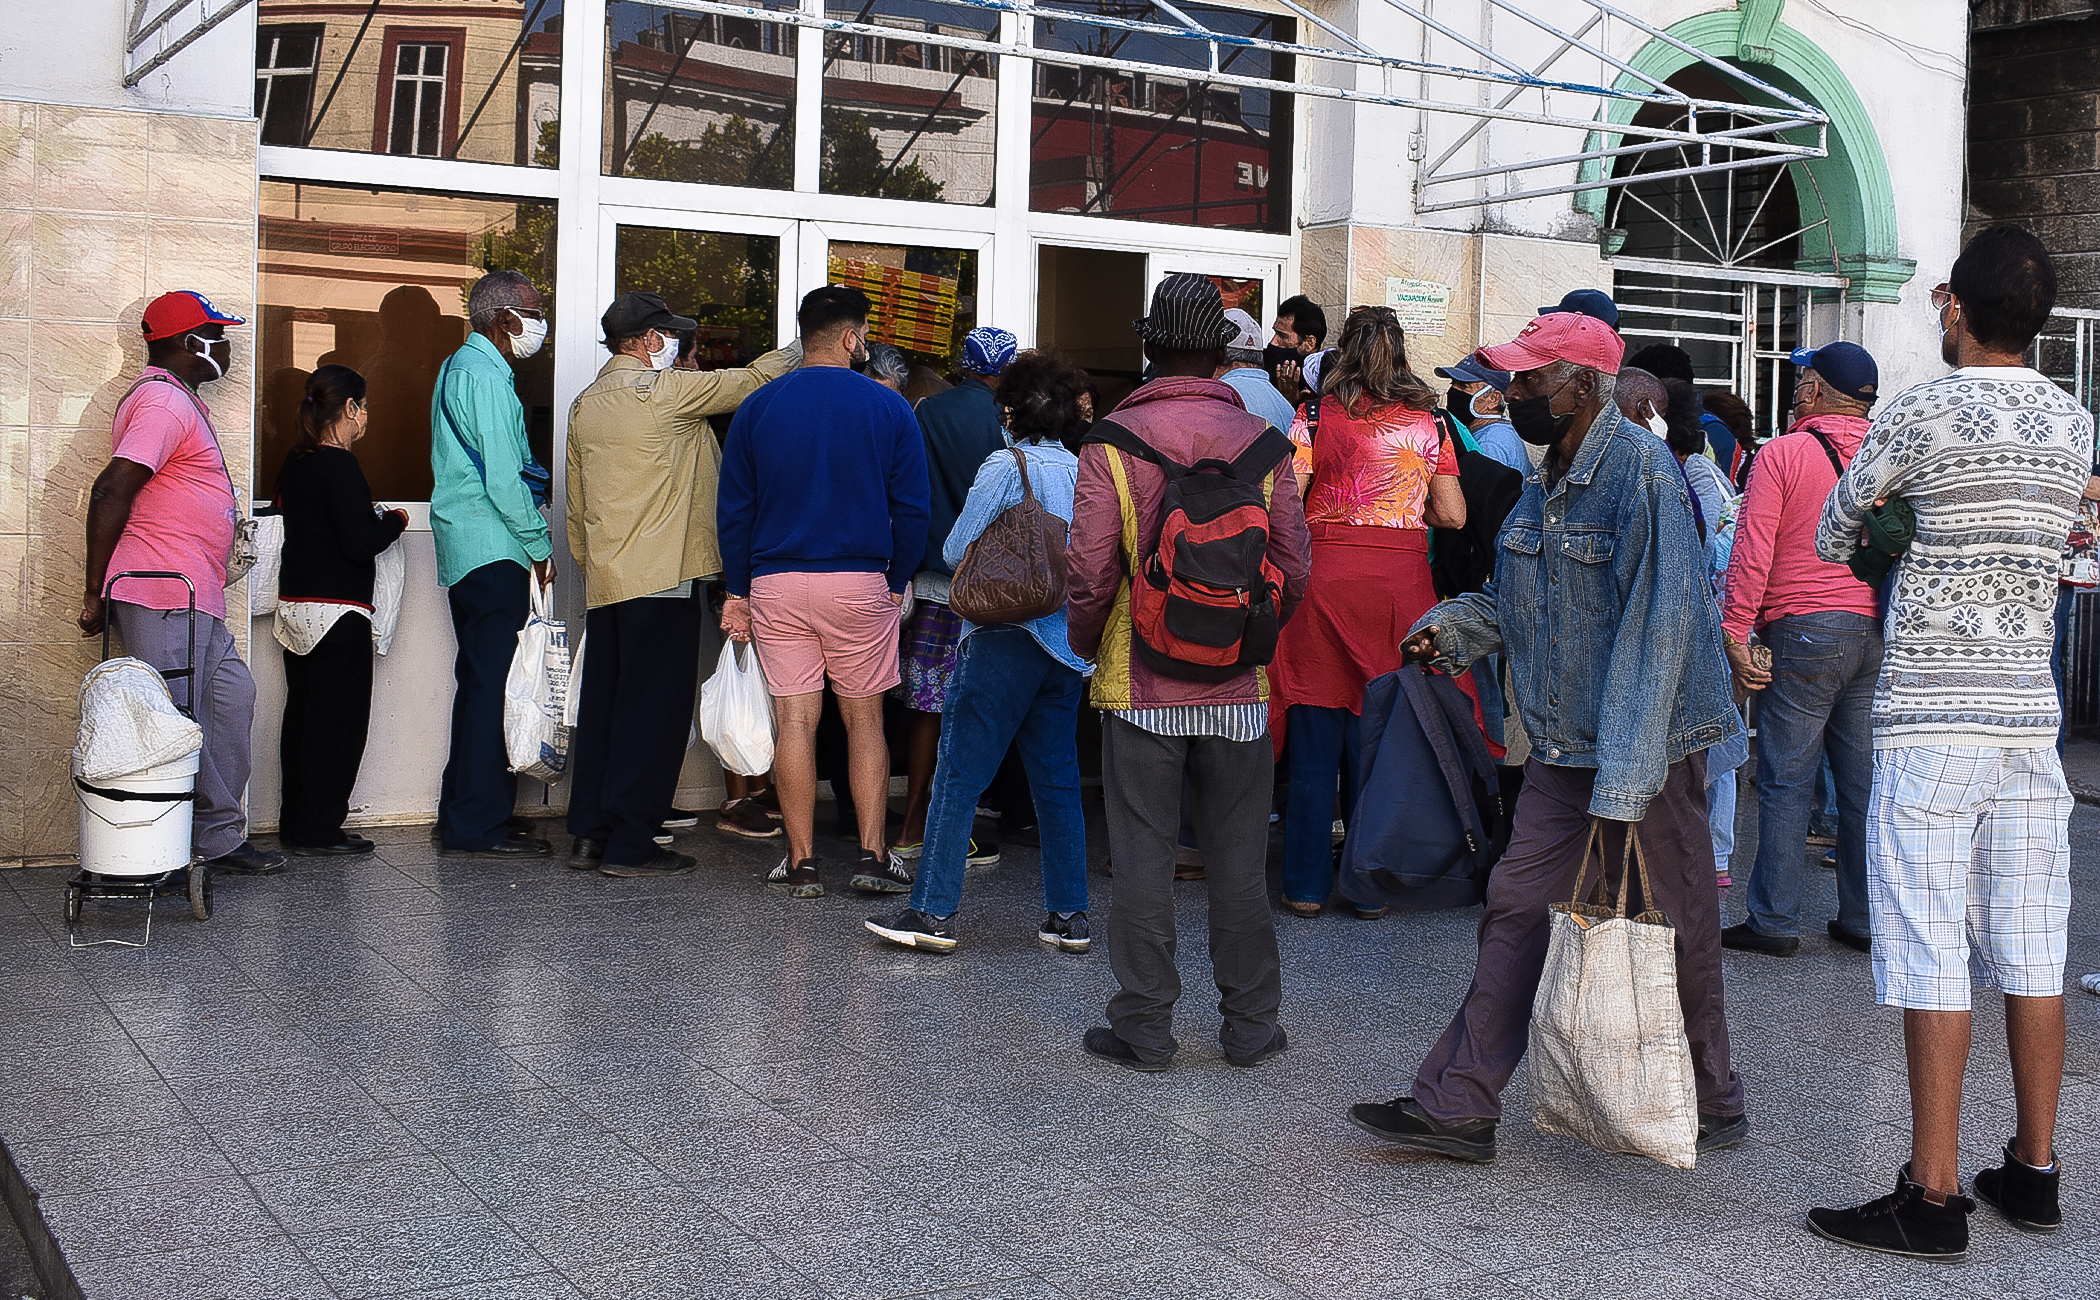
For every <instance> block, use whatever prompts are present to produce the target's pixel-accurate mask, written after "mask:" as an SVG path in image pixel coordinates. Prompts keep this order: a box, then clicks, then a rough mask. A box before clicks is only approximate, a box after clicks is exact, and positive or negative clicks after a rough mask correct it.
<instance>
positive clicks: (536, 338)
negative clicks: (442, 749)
mask: <svg viewBox="0 0 2100 1300" xmlns="http://www.w3.org/2000/svg"><path fill="white" fill-rule="evenodd" d="M518 323H519V324H521V325H523V326H524V327H525V332H524V333H522V334H513V335H511V336H510V354H511V355H512V356H514V357H516V358H517V359H518V360H520V361H523V360H524V359H525V358H527V357H529V356H531V355H532V354H533V353H535V352H537V351H539V350H540V344H542V343H545V342H546V341H547V322H546V321H545V320H534V319H533V318H532V317H530V316H523V315H521V316H519V317H518Z"/></svg>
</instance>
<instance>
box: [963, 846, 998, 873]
mask: <svg viewBox="0 0 2100 1300" xmlns="http://www.w3.org/2000/svg"><path fill="white" fill-rule="evenodd" d="M998 865H999V846H998V845H996V844H979V843H978V842H977V841H976V840H971V841H970V851H969V852H968V853H967V854H965V855H964V856H963V866H964V868H965V869H967V868H969V867H976V868H979V869H980V870H981V869H983V868H985V867H996V866H998Z"/></svg>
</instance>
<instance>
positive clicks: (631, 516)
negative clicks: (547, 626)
mask: <svg viewBox="0 0 2100 1300" xmlns="http://www.w3.org/2000/svg"><path fill="white" fill-rule="evenodd" d="M801 360H802V349H801V345H800V344H795V345H792V346H790V347H787V348H783V349H781V350H780V351H778V352H768V353H767V354H766V355H764V356H762V357H760V358H759V359H758V360H756V361H754V362H752V363H751V364H750V365H749V366H747V367H745V368H744V369H742V370H652V369H650V368H649V366H648V364H647V363H646V362H643V361H639V360H636V359H635V358H633V357H629V356H614V357H613V358H612V359H610V360H608V361H607V362H606V363H605V368H604V369H603V370H600V371H599V372H598V377H597V378H596V379H594V380H592V381H591V384H590V387H588V388H586V389H584V390H583V391H582V392H581V393H579V394H577V396H576V401H575V402H574V403H573V404H572V405H571V406H570V407H569V453H568V469H569V485H568V487H569V509H568V523H569V552H570V554H572V555H574V556H575V557H576V563H577V564H578V565H579V566H580V567H581V569H582V571H583V592H584V602H585V603H586V604H587V605H589V606H591V607H592V608H596V607H597V606H600V605H610V604H614V603H615V602H618V601H623V600H633V599H634V598H635V597H637V596H647V595H651V594H653V593H655V592H659V591H664V590H667V589H668V588H671V587H675V586H677V585H678V584H679V583H681V582H684V581H685V580H687V579H688V578H709V577H713V576H714V575H716V574H718V573H720V572H721V571H722V551H721V547H720V545H719V544H718V543H717V541H716V540H715V485H716V482H717V481H718V479H719V476H720V473H721V466H722V447H721V444H720V443H719V442H717V441H716V440H715V436H714V430H713V429H711V428H710V427H709V426H708V423H707V417H708V416H710V415H726V414H728V413H729V412H731V411H734V410H735V409H736V408H737V407H738V406H739V405H740V404H742V402H743V400H744V399H745V398H747V397H749V396H750V395H751V394H753V393H755V392H757V391H758V388H759V386H760V385H761V384H764V383H765V382H766V381H767V380H770V379H776V378H778V377H779V376H781V375H784V374H786V373H787V372H788V371H790V370H793V369H794V368H795V367H796V366H797V365H799V364H800V363H801Z"/></svg>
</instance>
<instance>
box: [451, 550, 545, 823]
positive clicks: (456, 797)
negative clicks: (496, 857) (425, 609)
mask: <svg viewBox="0 0 2100 1300" xmlns="http://www.w3.org/2000/svg"><path fill="white" fill-rule="evenodd" d="M531 581H532V574H531V573H530V572H528V571H527V570H526V568H525V566H524V565H522V564H518V563H516V562H515V561H512V560H496V561H493V562H491V563H488V564H484V565H482V566H481V567H480V568H478V569H475V570H474V571H473V572H471V573H469V574H467V576H466V577H464V578H461V579H460V580H459V581H458V582H457V583H455V584H453V585H452V586H451V587H450V588H448V589H447V591H446V593H445V598H446V600H447V601H448V602H450V604H451V606H452V634H453V636H454V638H455V639H456V640H457V641H458V643H459V653H458V655H457V656H456V657H455V658H454V659H453V661H452V678H453V681H454V683H455V689H454V691H453V695H452V753H451V756H450V757H448V758H447V759H446V760H445V780H444V784H443V785H442V786H441V787H440V789H439V792H438V829H439V830H440V831H442V832H443V833H444V837H445V847H447V848H452V849H466V850H469V851H478V850H481V849H486V848H493V847H494V846H495V845H496V843H497V842H498V841H500V840H502V839H503V838H504V837H505V836H506V835H508V834H510V815H511V813H512V812H513V811H515V809H516V808H517V803H518V778H517V774H516V773H514V772H512V771H511V770H510V753H509V751H508V749H507V748H506V747H505V746H504V743H503V681H504V679H505V678H506V677H508V676H510V661H511V657H512V656H513V655H515V654H516V653H517V649H518V629H520V628H522V627H524V626H525V619H526V617H527V616H528V615H530V614H531V612H532V606H531V599H530V596H529V595H528V594H527V588H526V584H527V583H529V582H531Z"/></svg>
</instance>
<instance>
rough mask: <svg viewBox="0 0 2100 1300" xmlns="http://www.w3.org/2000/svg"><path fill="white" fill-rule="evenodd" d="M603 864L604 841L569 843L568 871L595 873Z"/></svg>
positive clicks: (584, 840)
mask: <svg viewBox="0 0 2100 1300" xmlns="http://www.w3.org/2000/svg"><path fill="white" fill-rule="evenodd" d="M604 864H605V841H604V840H588V839H574V840H570V841H569V870H571V871H596V870H597V869H598V868H599V867H601V866H603V865H604Z"/></svg>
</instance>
